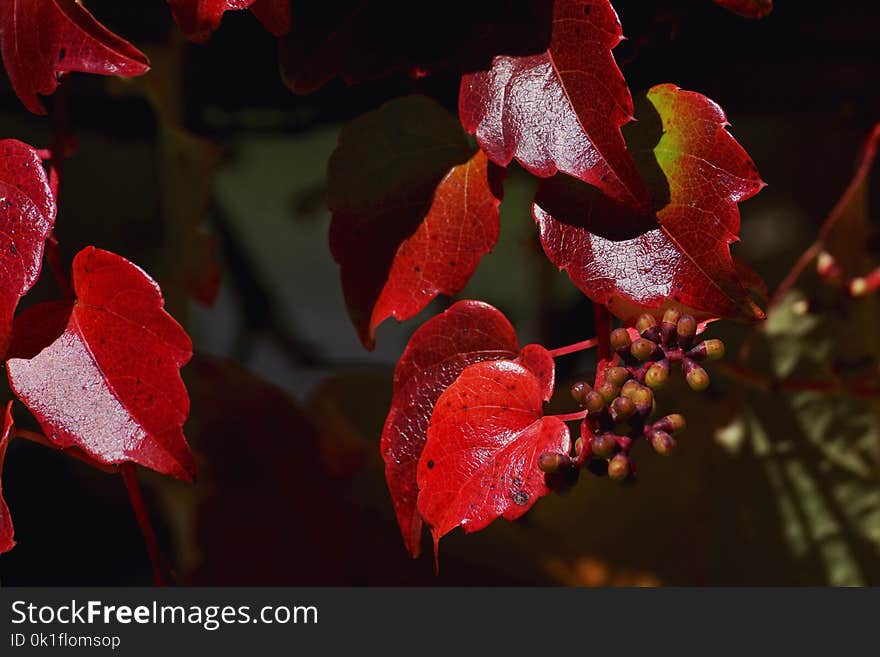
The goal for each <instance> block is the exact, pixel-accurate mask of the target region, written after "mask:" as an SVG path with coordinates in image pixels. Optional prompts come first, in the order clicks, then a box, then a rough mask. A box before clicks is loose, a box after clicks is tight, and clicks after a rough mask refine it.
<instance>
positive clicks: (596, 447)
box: [590, 433, 617, 459]
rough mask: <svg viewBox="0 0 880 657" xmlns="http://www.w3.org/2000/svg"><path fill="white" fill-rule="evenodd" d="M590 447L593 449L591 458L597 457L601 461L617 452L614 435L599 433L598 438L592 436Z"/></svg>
mask: <svg viewBox="0 0 880 657" xmlns="http://www.w3.org/2000/svg"><path fill="white" fill-rule="evenodd" d="M590 446H591V447H592V449H593V456H598V457H599V458H602V459H607V458H609V457H611V456H613V455H614V454H615V453H616V452H617V441H616V440H614V435H613V434H610V433H601V434H599V435H598V436H593V440H591V441H590Z"/></svg>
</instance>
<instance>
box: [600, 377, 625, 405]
mask: <svg viewBox="0 0 880 657" xmlns="http://www.w3.org/2000/svg"><path fill="white" fill-rule="evenodd" d="M596 392H598V393H599V394H600V395H602V399H603V400H604V401H605V403H606V404H610V403H611V402H612V401H613V400H614V399H615V398H616V397H617V396H618V395H619V394H620V386H616V385H614V384H613V383H611V381H605V383H603V384H602V385H600V386H599V387H598V388H596Z"/></svg>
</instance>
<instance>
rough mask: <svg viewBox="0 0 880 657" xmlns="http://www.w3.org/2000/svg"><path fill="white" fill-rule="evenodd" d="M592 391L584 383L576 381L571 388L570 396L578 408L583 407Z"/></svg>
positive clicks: (588, 385)
mask: <svg viewBox="0 0 880 657" xmlns="http://www.w3.org/2000/svg"><path fill="white" fill-rule="evenodd" d="M592 390H593V389H592V388H591V387H590V384H589V383H587V382H586V381H576V382H575V383H573V384H572V386H571V396H572V399H574V400H575V401H576V402H577V403H578V405H579V406H585V405H586V403H587V394H588V393H590V392H591V391H592Z"/></svg>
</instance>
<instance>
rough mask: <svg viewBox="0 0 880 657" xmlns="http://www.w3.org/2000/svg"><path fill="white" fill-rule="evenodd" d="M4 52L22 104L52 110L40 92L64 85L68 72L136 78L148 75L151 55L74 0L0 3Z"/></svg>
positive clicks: (0, 44) (39, 111)
mask: <svg viewBox="0 0 880 657" xmlns="http://www.w3.org/2000/svg"><path fill="white" fill-rule="evenodd" d="M0 50H2V53H3V63H4V64H5V66H6V73H7V74H8V75H9V80H10V82H11V83H12V87H13V89H15V93H16V94H17V95H18V97H19V98H20V99H21V102H23V103H24V104H25V106H26V107H27V108H28V109H29V110H30V111H31V112H34V113H35V114H45V113H46V110H45V108H44V107H43V104H42V103H41V102H40V99H39V98H38V97H37V95H38V94H40V95H44V96H47V95H49V94H51V93H53V92H54V91H55V89H56V88H57V87H58V78H59V76H60V75H61V74H63V73H70V72H80V73H96V74H98V75H122V76H133V75H142V74H144V73H146V72H147V71H148V70H149V68H150V66H149V61H148V60H147V57H146V55H144V54H143V53H142V52H141V51H139V50H138V49H137V48H135V47H134V46H133V45H131V44H130V43H129V42H128V41H125V40H124V39H122V38H120V37H119V36H117V35H116V34H113V33H112V32H110V31H109V30H108V29H107V28H105V27H104V26H103V25H101V24H100V23H99V22H98V21H97V20H95V17H94V16H92V15H91V14H90V13H89V12H88V10H87V9H86V8H85V7H83V6H82V5H81V4H79V3H78V2H74V0H29V1H28V2H23V0H0Z"/></svg>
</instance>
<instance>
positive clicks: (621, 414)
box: [611, 397, 636, 422]
mask: <svg viewBox="0 0 880 657" xmlns="http://www.w3.org/2000/svg"><path fill="white" fill-rule="evenodd" d="M635 414H636V405H635V403H634V402H633V400H632V399H628V398H627V397H618V398H617V399H615V400H614V401H613V402H611V419H612V420H614V421H615V422H619V421H621V420H626V419H629V418H631V417H632V416H633V415H635Z"/></svg>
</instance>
